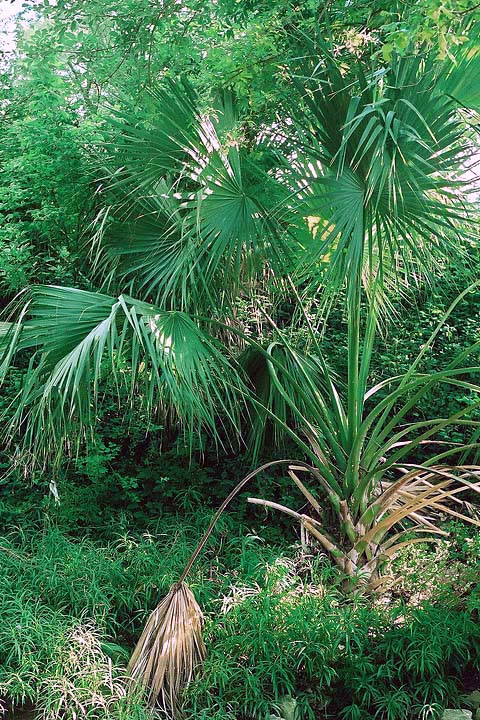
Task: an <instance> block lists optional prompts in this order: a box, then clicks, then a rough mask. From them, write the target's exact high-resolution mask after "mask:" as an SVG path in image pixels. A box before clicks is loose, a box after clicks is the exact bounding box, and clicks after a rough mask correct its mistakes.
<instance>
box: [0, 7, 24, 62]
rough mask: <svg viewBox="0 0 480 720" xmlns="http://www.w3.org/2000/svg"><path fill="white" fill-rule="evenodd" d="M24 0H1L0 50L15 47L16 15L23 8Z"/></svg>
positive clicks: (10, 49)
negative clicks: (11, 0) (12, 0)
mask: <svg viewBox="0 0 480 720" xmlns="http://www.w3.org/2000/svg"><path fill="white" fill-rule="evenodd" d="M22 5H23V0H14V2H10V0H0V51H2V52H10V51H12V50H13V49H14V48H15V17H16V15H17V14H18V13H19V12H20V10H21V9H22Z"/></svg>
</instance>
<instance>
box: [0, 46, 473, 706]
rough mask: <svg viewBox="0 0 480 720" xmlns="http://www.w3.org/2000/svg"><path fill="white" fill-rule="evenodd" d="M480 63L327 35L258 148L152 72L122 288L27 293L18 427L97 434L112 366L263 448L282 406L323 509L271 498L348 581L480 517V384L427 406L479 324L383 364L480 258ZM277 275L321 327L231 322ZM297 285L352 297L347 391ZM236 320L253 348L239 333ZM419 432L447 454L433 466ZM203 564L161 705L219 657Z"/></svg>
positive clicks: (139, 674)
mask: <svg viewBox="0 0 480 720" xmlns="http://www.w3.org/2000/svg"><path fill="white" fill-rule="evenodd" d="M478 62H479V60H478V55H477V56H475V55H470V54H469V53H468V52H465V53H464V55H462V57H460V58H459V59H458V60H457V63H456V64H452V65H449V66H448V67H447V66H446V64H445V63H444V64H440V63H438V62H437V61H436V60H435V59H434V58H429V57H417V56H406V57H404V58H394V59H393V60H392V62H391V64H390V65H389V66H387V67H380V68H378V69H377V70H375V71H372V72H366V71H365V68H362V67H360V66H358V64H356V63H355V62H351V63H346V62H342V59H341V58H340V59H338V58H335V57H334V55H333V54H332V52H330V50H329V49H328V48H326V47H323V46H322V47H321V52H320V54H318V52H317V49H316V48H314V47H312V48H311V53H310V57H309V59H308V61H305V63H304V64H303V66H302V67H298V68H296V69H295V72H293V74H292V87H293V90H292V98H291V99H290V103H289V105H288V106H286V107H284V108H281V109H279V117H278V123H277V124H276V125H275V127H269V128H262V130H261V132H260V133H259V141H258V145H256V146H255V147H253V148H252V147H248V148H246V147H243V145H242V142H241V137H240V138H239V136H238V132H236V130H238V124H236V118H235V108H234V103H233V102H232V98H230V97H228V96H227V97H225V98H224V99H223V103H222V104H221V106H220V107H219V108H217V109H215V110H214V111H213V112H211V113H206V112H203V111H202V109H201V104H200V102H199V99H198V98H197V97H196V96H195V93H194V92H193V90H192V89H191V88H190V87H189V86H188V85H187V84H186V83H184V82H183V81H178V82H175V83H169V84H167V85H165V87H164V88H162V89H160V90H156V91H153V92H152V93H151V96H150V100H149V107H148V108H147V109H146V111H145V114H144V117H143V118H142V119H141V122H140V121H139V118H138V116H137V115H136V114H134V113H132V112H117V113H116V114H115V117H114V120H113V125H114V133H113V135H112V141H111V145H110V149H109V152H108V157H107V159H106V161H104V172H103V175H104V190H103V195H104V197H105V206H104V208H103V209H102V211H101V213H100V214H99V218H98V231H97V233H96V237H95V267H96V269H97V271H98V272H99V273H101V275H102V277H103V279H104V284H105V294H100V293H92V292H86V291H80V290H75V289H72V288H59V287H37V288H33V289H32V290H31V291H30V292H29V296H28V298H27V299H25V298H24V297H22V298H20V299H19V302H18V311H17V315H16V317H15V318H14V320H13V322H12V325H11V327H10V342H9V343H8V345H7V346H6V349H5V354H4V362H3V370H4V371H5V370H6V369H7V368H8V367H9V366H10V365H11V363H12V362H13V358H14V355H15V353H16V352H17V351H19V350H28V351H30V352H32V353H33V354H32V359H31V362H30V367H29V371H28V372H27V374H26V376H25V381H24V385H23V387H22V389H21V392H20V394H19V397H18V398H17V402H16V405H15V410H14V413H13V419H12V420H11V421H10V424H9V426H8V433H9V435H10V436H13V435H14V434H15V433H18V432H19V431H21V432H22V433H23V447H24V449H25V451H27V452H30V451H31V449H32V448H33V447H36V453H37V456H39V455H41V453H42V451H43V456H42V457H43V458H44V459H45V458H47V457H48V455H49V454H51V452H52V448H54V449H55V450H56V452H57V454H58V455H61V454H62V453H63V452H64V451H65V443H66V442H68V443H69V444H70V445H72V444H73V442H74V440H75V442H76V444H77V446H78V445H79V444H81V442H82V441H83V440H84V438H85V436H86V435H87V434H88V433H89V432H92V428H93V427H94V420H95V408H96V404H97V401H98V398H99V396H100V388H101V383H102V381H103V380H104V379H105V378H107V377H112V376H113V377H114V379H115V382H116V383H118V384H119V385H120V386H123V387H124V389H125V390H126V392H127V393H128V395H129V396H130V398H132V401H133V400H136V401H138V402H141V403H142V404H143V407H144V408H145V410H146V412H147V414H148V415H150V416H151V417H153V416H154V415H156V414H157V413H158V412H168V413H174V414H175V416H176V418H177V419H178V421H179V422H181V423H182V425H183V428H184V431H185V434H186V437H187V438H188V439H189V440H190V441H192V439H193V438H194V437H195V435H196V434H198V433H203V432H208V433H209V434H210V435H211V437H213V439H214V441H215V442H217V443H218V444H219V445H222V444H224V443H225V442H226V438H227V437H229V436H232V435H234V436H235V437H237V438H238V437H241V435H242V432H243V434H244V435H245V432H244V429H243V428H242V419H243V420H244V417H245V412H246V413H247V417H248V418H249V419H248V424H249V426H250V428H251V429H252V430H253V433H252V434H253V439H254V445H255V449H256V451H257V452H258V451H259V449H260V446H261V438H262V436H263V429H264V427H265V423H266V422H267V421H271V422H273V424H274V425H275V427H276V429H277V432H280V433H284V434H286V435H287V436H289V437H290V439H292V440H293V441H294V442H295V443H296V445H297V447H298V449H299V452H300V458H298V459H296V460H295V459H294V460H283V461H278V463H279V464H283V465H286V466H287V468H288V472H289V474H290V476H291V478H292V480H293V482H295V484H296V485H297V487H298V488H299V490H300V491H301V492H302V493H303V494H304V496H305V498H306V500H307V502H308V504H309V507H310V512H309V514H299V513H296V512H295V511H293V510H291V509H289V508H285V507H284V506H281V505H279V504H275V503H271V502H269V501H268V500H264V499H254V498H252V499H251V500H252V502H255V503H261V504H263V505H266V506H272V507H275V508H276V509H279V510H281V511H284V512H288V513H289V514H290V515H292V516H293V517H294V518H295V519H296V520H298V521H299V522H300V524H301V526H302V527H303V528H304V529H305V530H306V532H307V533H309V534H310V535H311V536H313V537H315V538H316V539H317V540H318V542H319V543H320V544H321V545H322V546H323V547H324V548H325V549H326V550H327V551H328V552H329V553H331V555H332V558H333V559H334V561H335V562H336V563H337V565H338V566H339V568H341V571H342V572H343V573H344V574H345V575H346V577H347V578H349V582H350V583H351V582H352V580H353V579H354V578H356V577H358V576H359V574H360V575H362V577H363V578H364V579H365V581H366V582H369V583H370V584H375V583H377V582H378V581H379V577H380V576H379V573H380V570H381V567H382V563H383V562H384V561H385V559H386V558H388V557H389V556H391V555H393V554H394V553H395V552H396V551H397V550H398V548H399V547H401V546H402V545H403V544H404V543H406V542H412V541H415V540H414V539H412V538H410V537H409V536H408V535H406V534H405V533H406V531H407V528H408V529H409V530H411V529H413V530H414V531H418V532H420V533H422V532H424V531H425V530H427V531H428V533H429V534H430V535H431V534H433V535H437V534H442V533H443V530H442V529H441V528H440V527H438V525H436V524H435V521H434V519H433V518H432V512H433V513H434V512H435V511H444V512H449V513H452V514H454V515H457V516H458V515H460V516H462V517H465V519H468V520H470V521H471V522H475V523H476V522H477V521H476V520H475V519H472V518H468V517H467V516H465V514H464V512H459V509H460V510H461V508H462V504H461V503H460V498H461V497H462V493H464V492H465V491H466V490H469V491H473V492H478V491H479V481H478V475H479V469H478V468H477V467H476V466H475V465H473V464H471V463H470V465H468V464H466V463H467V460H468V454H469V452H470V451H472V449H474V447H476V440H477V428H478V427H479V422H478V421H477V420H475V418H474V417H472V416H471V413H472V410H473V409H475V408H476V407H478V406H479V405H480V402H476V403H474V404H473V405H472V406H471V407H466V408H465V409H463V410H462V411H460V412H458V413H457V414H456V415H455V416H453V417H449V418H435V419H432V420H431V421H422V422H414V423H409V422H407V417H408V413H409V411H410V410H411V409H412V408H413V407H414V405H415V404H416V403H417V402H418V400H419V399H420V398H421V397H423V396H424V395H425V394H426V393H427V392H428V391H429V390H430V389H431V388H432V387H433V386H434V385H435V384H439V383H440V384H444V385H445V386H454V387H461V388H464V389H468V391H470V392H473V393H477V392H478V391H479V388H478V387H477V386H475V385H474V384H473V383H472V382H471V381H470V380H468V379H466V378H467V377H468V375H469V373H471V372H472V368H466V367H465V365H466V363H467V362H468V363H470V360H469V358H470V356H471V355H472V354H473V353H474V352H475V351H476V349H477V346H478V343H477V345H476V346H474V347H472V348H471V349H469V350H467V351H465V352H464V353H463V354H462V355H461V356H460V357H458V358H456V360H455V361H454V362H452V363H451V364H450V365H449V366H448V367H447V368H445V370H444V371H442V372H438V373H435V374H433V375H424V374H422V373H421V372H420V363H421V360H422V357H423V356H424V354H425V352H426V351H427V349H428V348H429V347H431V345H432V344H433V342H434V340H435V337H436V335H437V334H438V329H437V330H436V331H435V332H434V333H433V335H432V337H431V338H430V340H429V341H428V343H427V344H426V346H425V347H424V348H423V349H422V350H421V351H420V353H419V355H418V357H417V358H416V360H415V361H414V362H413V363H412V366H411V368H410V369H409V371H408V372H407V373H405V374H404V375H403V376H401V377H394V378H391V379H389V380H387V381H384V382H382V383H379V384H378V385H376V386H375V387H373V388H370V389H368V378H369V369H370V363H371V359H372V355H373V352H374V346H375V345H374V343H375V334H376V328H377V323H378V319H379V317H381V316H382V314H383V315H385V312H386V311H387V310H388V308H389V303H390V301H389V297H391V291H392V289H393V290H394V291H396V292H398V293H404V292H407V291H408V286H409V285H410V284H412V283H413V284H415V283H418V282H419V281H420V280H426V281H429V280H431V279H433V277H434V275H435V273H436V272H438V270H439V269H440V271H441V270H442V269H443V268H445V267H446V266H447V263H448V262H449V261H450V260H451V259H452V258H453V259H454V260H455V262H456V263H459V262H462V259H463V260H464V261H465V262H467V260H468V250H469V248H470V247H471V246H470V245H469V242H472V238H473V235H472V233H471V230H470V228H471V219H470V217H469V212H468V203H467V202H465V199H466V195H465V192H467V189H468V188H467V183H466V181H465V180H464V179H463V178H462V173H464V170H465V162H466V158H467V157H468V155H469V153H470V152H471V148H472V146H473V140H472V131H471V129H470V126H469V122H468V121H469V113H470V112H471V108H474V109H475V105H477V106H478V102H477V101H478V92H477V93H475V92H473V91H472V89H471V87H470V86H469V87H468V88H467V89H466V88H465V83H464V82H463V78H464V77H465V75H466V74H467V73H468V76H469V77H471V78H472V82H476V79H477V77H478V76H479V75H478V73H476V74H474V72H473V71H472V67H473V65H474V64H475V65H478ZM467 90H468V93H467ZM307 218H309V219H310V223H308V222H307V221H306V219H307ZM312 222H313V224H314V226H315V229H314V231H313V232H312V230H311V224H312ZM469 233H470V234H469ZM266 273H268V275H269V277H270V278H272V281H273V282H278V283H279V284H281V283H284V284H287V285H289V287H291V288H292V291H293V292H294V294H295V296H296V297H297V298H298V301H299V307H300V313H299V317H300V318H301V320H300V321H301V322H303V323H304V325H305V327H306V328H307V330H308V333H309V336H310V342H309V344H307V347H306V348H303V349H302V351H300V349H299V348H298V347H296V345H295V343H294V341H293V339H292V338H293V336H291V335H289V333H288V332H287V331H285V330H283V331H281V330H279V329H278V328H277V327H276V326H275V323H274V322H273V320H270V319H269V318H267V319H266V322H269V323H270V324H271V326H272V342H271V343H270V344H269V345H268V346H267V347H264V346H263V345H262V344H261V343H260V342H259V341H258V340H256V339H255V338H254V337H252V335H250V334H248V333H245V332H242V330H241V329H240V328H239V327H238V326H236V325H235V324H232V322H229V319H230V318H231V315H232V308H233V307H234V304H235V299H236V298H237V296H238V293H239V291H240V290H242V291H243V292H245V291H246V290H245V288H247V290H248V288H249V287H254V288H255V286H256V285H255V284H256V283H258V282H259V281H260V279H261V278H262V277H264V276H265V274H266ZM299 288H302V289H306V293H307V295H309V296H311V295H312V293H315V295H316V298H317V300H318V305H319V307H320V316H319V318H318V321H319V322H320V321H322V322H325V318H326V317H327V316H328V312H329V308H330V307H331V306H332V304H333V303H334V302H335V301H337V299H338V297H344V298H345V310H346V316H347V321H348V322H347V327H348V330H347V344H348V352H347V354H348V358H347V360H348V362H347V364H348V375H347V378H346V386H345V388H344V387H343V386H342V385H341V384H339V382H338V380H337V378H335V376H334V375H333V374H332V372H331V370H330V369H329V368H328V365H327V363H326V361H325V359H324V358H323V356H322V352H321V341H319V340H318V333H317V325H316V321H315V319H314V320H312V319H311V318H310V316H308V315H307V313H302V311H301V308H302V302H301V300H302V298H301V297H300V296H301V292H300V290H299ZM107 293H108V294H107ZM449 312H450V311H449ZM447 315H448V313H447ZM226 332H228V333H229V336H231V335H232V334H234V335H235V336H236V337H238V338H239V345H243V346H244V347H246V348H247V352H246V354H239V352H238V347H239V345H235V346H233V347H232V346H230V347H229V346H227V345H226V344H225V343H222V342H221V338H222V336H224V333H226ZM252 368H253V369H254V373H255V376H254V377H253V378H252V377H249V372H248V371H249V369H250V370H252ZM476 369H477V368H474V370H476ZM452 425H455V426H459V425H460V426H463V427H465V428H467V429H468V428H472V433H473V434H472V438H471V440H469V441H468V442H465V443H464V444H462V445H461V446H451V445H448V446H445V445H442V443H441V441H439V440H438V433H439V432H440V431H445V429H447V428H448V427H449V426H452ZM232 429H233V432H232ZM39 440H40V441H41V442H40V443H39ZM420 445H425V446H427V447H431V448H433V455H432V456H431V457H430V458H429V459H428V460H427V461H424V462H421V463H415V461H414V452H415V450H416V449H417V448H418V447H419V446H420ZM273 464H275V463H274V462H273V463H269V465H273ZM264 467H265V466H262V468H260V469H257V470H255V471H253V472H251V473H250V474H249V475H247V476H246V478H244V480H243V481H242V482H241V483H240V484H239V486H237V488H235V489H234V490H233V491H232V493H231V495H230V496H229V498H227V499H226V501H225V503H224V504H223V505H222V507H221V508H220V510H219V513H220V512H221V511H222V510H223V509H224V507H225V506H226V504H227V502H228V501H229V500H230V498H231V497H233V495H234V494H235V493H236V492H237V491H238V490H239V489H240V488H241V487H244V485H245V484H246V483H247V482H249V481H250V479H251V478H252V477H254V476H255V475H256V474H257V473H258V472H259V471H260V470H261V469H263V468H264ZM305 476H309V477H310V479H311V480H313V481H314V487H313V488H312V489H310V488H307V484H306V482H305ZM451 500H454V501H456V504H454V505H453V506H452V505H450V504H449V501H451ZM426 508H428V515H427V512H426ZM455 508H456V509H455ZM219 513H217V516H218V514H219ZM407 519H408V521H409V524H408V526H405V524H404V521H405V520H407ZM214 520H215V519H214ZM398 523H400V525H401V528H400V529H399V530H398V531H397V532H396V533H395V534H392V533H391V532H390V531H391V529H392V527H393V526H394V525H396V524H398ZM213 525H214V522H213V523H212V525H211V527H210V528H209V530H208V531H207V533H206V536H205V539H206V538H207V537H208V534H209V533H210V532H211V529H212V528H213ZM205 539H204V540H205ZM203 542H204V541H202V543H203ZM201 546H202V544H201ZM201 546H200V547H201ZM198 552H199V550H198V551H197V552H196V553H195V556H194V558H195V557H196V556H197V555H198ZM194 558H193V559H194ZM193 559H192V561H193ZM190 567H191V563H189V566H188V567H187V568H186V572H185V573H184V576H183V577H182V579H181V581H180V583H178V584H177V585H176V586H175V587H174V588H172V590H171V592H170V594H169V596H168V597H167V599H166V600H165V601H164V603H163V604H162V605H161V606H159V608H157V610H156V611H155V613H154V614H153V615H152V616H151V618H150V620H149V622H148V624H147V627H146V629H145V633H144V635H143V636H142V638H141V641H140V643H139V646H138V647H137V650H136V652H135V655H134V662H133V665H132V667H131V671H132V675H133V676H134V677H136V678H139V679H141V680H142V682H144V683H145V684H146V685H147V686H148V687H149V688H150V699H151V700H152V702H155V701H156V700H157V699H158V697H159V696H160V697H161V698H163V704H164V706H166V707H167V708H169V709H170V710H171V711H172V712H174V711H175V710H176V709H178V693H179V691H180V686H181V684H182V682H184V681H188V679H189V678H190V677H191V672H192V667H193V665H194V664H195V663H196V662H197V661H199V660H200V659H201V657H202V655H203V645H202V642H201V637H200V627H201V622H200V611H199V608H198V607H197V606H196V604H195V601H194V599H193V596H191V594H190V593H189V591H188V588H187V587H186V586H185V584H184V580H185V577H186V574H187V572H188V570H189V568H190ZM186 660H187V662H186V664H185V661H186Z"/></svg>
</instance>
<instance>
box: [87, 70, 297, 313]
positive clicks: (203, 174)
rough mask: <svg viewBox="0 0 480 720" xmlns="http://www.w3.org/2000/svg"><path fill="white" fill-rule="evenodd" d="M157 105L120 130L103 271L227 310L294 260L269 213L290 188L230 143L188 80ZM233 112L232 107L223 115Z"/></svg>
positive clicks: (143, 289)
mask: <svg viewBox="0 0 480 720" xmlns="http://www.w3.org/2000/svg"><path fill="white" fill-rule="evenodd" d="M150 102H151V107H150V110H149V113H148V114H147V117H146V119H145V122H144V123H143V124H142V125H140V124H139V123H138V118H137V117H136V116H132V117H129V116H128V115H126V114H125V113H124V114H122V115H121V116H119V117H117V119H116V122H115V125H114V130H115V142H114V144H113V146H112V148H111V154H110V158H109V163H108V165H109V169H108V170H107V182H106V187H107V189H106V191H105V194H106V202H107V203H108V202H109V201H113V202H112V205H111V207H109V208H108V210H107V208H105V209H104V210H103V211H102V212H101V214H100V217H99V232H98V238H97V239H98V247H99V256H98V258H97V265H98V267H99V268H100V270H101V271H102V272H103V274H104V276H107V277H110V278H112V277H113V278H114V279H116V281H117V282H119V281H120V282H123V283H125V282H127V283H129V284H130V285H129V287H130V292H135V294H138V293H139V292H140V293H141V294H142V295H143V296H144V297H147V298H149V299H151V300H152V301H155V303H156V304H159V305H161V306H163V307H176V308H182V309H188V310H191V309H192V308H193V307H195V309H196V310H197V311H198V308H199V306H200V305H204V306H205V305H206V306H207V307H210V308H211V307H218V305H219V300H220V299H221V298H224V297H226V296H232V293H233V292H234V290H235V288H236V287H237V286H238V284H239V283H241V282H242V281H245V280H248V279H249V278H251V277H254V276H255V275H256V274H258V273H259V271H261V268H262V267H263V265H264V263H265V262H266V261H267V262H269V263H272V264H274V265H276V266H277V267H279V266H280V265H281V263H282V262H283V259H284V257H285V256H287V255H288V252H289V249H288V244H287V243H286V241H285V238H284V233H283V231H282V230H281V228H280V226H279V225H278V223H277V222H275V221H274V219H273V215H272V213H271V212H270V210H269V208H270V207H271V205H272V204H274V202H276V203H278V201H279V196H281V193H282V189H281V186H280V185H279V183H278V182H277V181H276V179H275V178H274V177H273V176H272V175H270V174H269V173H268V172H266V171H265V170H263V169H262V167H261V164H259V163H258V162H253V161H252V160H250V158H249V153H247V152H246V151H245V150H244V149H240V148H239V146H238V143H237V142H236V141H234V140H232V139H230V137H229V135H228V134H227V136H226V139H225V142H223V141H222V138H220V137H219V136H218V134H217V125H218V123H217V122H216V120H215V117H214V116H212V117H208V116H206V115H204V114H202V113H200V111H199V109H198V105H199V101H198V98H196V96H195V93H194V92H193V90H192V89H191V88H190V87H189V86H188V85H186V84H185V83H184V82H182V81H178V82H176V83H174V82H171V83H169V84H168V85H167V86H166V87H165V88H164V89H160V90H156V91H152V94H151V97H150ZM232 112H233V110H232V107H231V103H230V104H229V105H228V106H227V107H226V108H222V107H220V109H219V110H218V113H219V114H220V117H222V113H225V114H226V115H231V114H232ZM229 122H231V120H229ZM119 130H120V131H121V132H120V136H119V137H118V131H119ZM107 212H108V215H109V218H110V222H108V223H107V222H104V220H105V216H106V214H107Z"/></svg>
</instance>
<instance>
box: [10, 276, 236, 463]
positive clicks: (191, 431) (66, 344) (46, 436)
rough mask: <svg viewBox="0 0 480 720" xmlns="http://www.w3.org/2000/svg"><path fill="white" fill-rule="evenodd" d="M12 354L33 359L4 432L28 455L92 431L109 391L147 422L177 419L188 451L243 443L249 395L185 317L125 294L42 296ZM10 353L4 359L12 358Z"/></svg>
mask: <svg viewBox="0 0 480 720" xmlns="http://www.w3.org/2000/svg"><path fill="white" fill-rule="evenodd" d="M12 343H13V344H14V348H13V349H15V350H17V351H18V350H24V349H29V350H30V351H33V356H32V360H31V362H30V369H29V372H28V373H27V374H26V376H25V381H24V385H23V388H22V390H21V393H20V395H19V397H18V398H17V403H16V410H15V413H14V416H13V419H12V421H11V424H10V427H9V428H7V433H8V432H10V433H11V434H12V435H13V434H14V433H15V431H20V432H21V433H22V436H23V439H22V442H23V444H24V446H25V447H33V446H35V445H36V446H37V450H38V452H39V454H40V450H41V449H43V450H44V452H45V453H48V452H49V451H50V452H51V451H52V450H53V451H55V450H56V451H58V453H61V452H62V450H63V443H64V441H65V440H66V439H67V438H70V442H73V440H72V437H73V436H75V437H77V442H81V440H82V438H83V437H84V434H85V433H86V432H88V431H89V430H91V429H92V428H93V427H94V425H95V419H96V405H97V400H98V398H99V394H100V393H101V392H102V391H103V390H104V389H105V383H108V382H109V383H110V384H111V385H112V383H113V385H112V387H113V388H114V389H115V388H117V392H118V396H119V402H120V396H121V395H120V389H121V390H122V395H123V397H124V401H125V397H126V398H127V399H128V401H130V402H132V403H133V402H134V399H135V398H137V401H138V402H139V405H140V406H141V407H142V408H143V410H144V411H145V412H146V413H147V417H155V416H157V415H158V413H163V414H165V412H173V413H174V415H175V416H176V417H177V418H178V422H180V423H181V425H182V426H183V428H184V432H185V433H186V435H187V437H188V439H189V441H190V442H192V441H193V438H194V437H195V435H196V434H198V433H201V432H203V431H207V432H210V433H211V434H212V435H213V437H214V438H215V440H216V441H217V442H218V443H223V442H224V441H225V437H228V436H229V434H228V433H227V432H226V431H225V429H224V428H226V427H227V426H228V428H229V433H230V436H231V429H232V427H233V428H234V431H235V432H234V434H235V433H237V437H238V428H239V423H238V413H239V410H238V407H239V405H238V398H239V396H241V395H243V393H244V392H245V391H246V387H245V385H244V384H243V381H242V379H241V376H240V373H239V371H238V370H237V368H236V366H235V364H234V362H233V361H231V360H229V358H228V354H227V353H226V352H225V351H224V349H222V348H221V347H220V346H219V345H218V343H216V341H215V340H213V339H212V338H211V337H209V336H208V335H206V334H205V333H204V332H203V331H202V330H201V329H200V328H199V327H198V326H197V325H196V324H195V322H194V321H193V320H192V319H191V318H190V317H188V316H187V315H185V314H184V313H182V312H178V311H167V310H162V309H159V308H156V307H155V306H153V305H151V304H148V303H144V302H141V301H139V300H135V299H134V298H131V297H128V296H126V295H120V296H119V297H117V298H113V297H110V296H107V295H101V294H98V293H90V292H86V291H81V290H75V289H72V288H59V287H36V288H34V289H33V290H32V297H31V300H30V301H29V303H28V306H27V307H26V308H25V318H24V322H23V325H22V328H21V331H20V333H19V335H18V334H16V335H14V336H12ZM10 351H11V349H7V350H6V355H7V357H8V354H9V353H10Z"/></svg>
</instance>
